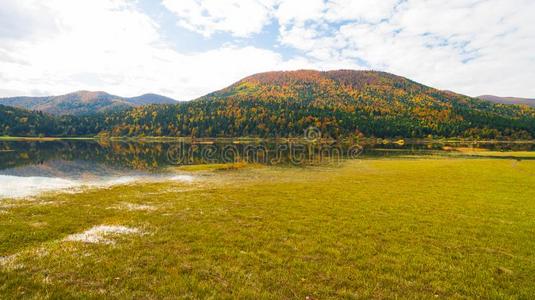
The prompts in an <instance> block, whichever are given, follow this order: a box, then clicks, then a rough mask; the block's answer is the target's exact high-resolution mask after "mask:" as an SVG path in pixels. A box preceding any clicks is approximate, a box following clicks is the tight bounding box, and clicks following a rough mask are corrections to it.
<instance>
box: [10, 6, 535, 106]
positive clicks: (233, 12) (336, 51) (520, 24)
mask: <svg viewBox="0 0 535 300" xmlns="http://www.w3.org/2000/svg"><path fill="white" fill-rule="evenodd" d="M162 4H163V5H164V7H165V8H166V9H168V10H169V11H170V12H172V13H173V14H174V16H175V17H176V22H177V24H178V25H179V26H182V27H185V28H188V29H189V30H191V31H193V32H197V33H199V34H202V35H204V36H205V37H207V38H209V37H210V36H212V35H213V34H215V33H218V32H225V33H228V34H230V35H232V36H235V37H240V38H244V37H247V38H249V41H251V40H254V39H255V38H258V37H259V36H257V34H258V33H260V32H262V31H263V30H266V28H267V27H266V26H267V25H268V24H278V25H279V30H278V32H277V33H276V34H278V39H277V40H276V41H274V45H273V47H272V48H270V49H261V48H258V47H253V46H246V45H245V46H236V45H237V44H236V43H235V41H233V40H232V39H230V40H228V41H227V43H226V44H225V46H223V47H221V48H216V49H213V50H210V51H204V52H196V53H195V52H192V53H181V52H178V51H177V50H176V49H175V48H174V47H173V46H172V45H173V43H172V41H166V40H164V38H163V35H162V31H163V29H165V28H160V26H163V25H160V24H164V23H158V22H156V21H155V20H153V19H151V18H150V17H149V16H148V15H147V14H145V13H144V12H143V11H141V10H140V8H139V7H138V6H137V5H136V2H134V0H92V1H72V0H49V1H38V0H3V1H2V5H0V82H1V83H2V86H1V89H0V96H10V95H21V94H33V95H41V94H60V93H66V92H70V91H73V90H78V89H91V90H106V91H109V92H112V93H115V94H120V95H125V96H133V95H137V94H141V93H145V92H156V93H162V94H165V95H169V96H172V97H175V98H178V99H191V98H195V97H198V96H201V95H203V94H205V93H208V92H211V91H213V90H215V89H218V88H222V87H224V86H226V85H228V84H230V83H232V82H233V81H235V80H238V79H240V78H242V77H244V76H247V75H250V74H252V73H255V72H261V71H268V70H279V69H297V68H316V69H323V70H325V69H335V68H364V67H366V68H373V69H380V70H384V71H388V72H392V73H395V74H399V75H402V76H406V77H409V78H411V79H414V80H416V81H420V82H422V83H425V84H428V85H431V86H435V87H437V88H442V89H450V90H454V91H457V92H461V93H466V94H469V95H478V94H487V93H491V94H498V95H512V96H524V97H535V85H533V83H532V81H533V78H535V55H534V54H533V49H534V48H535V31H534V30H533V28H534V27H535V21H533V20H534V19H533V15H535V2H534V1H532V0H486V1H481V0H451V1H442V0H406V1H401V0H382V1H377V0H358V1H354V0H351V1H350V0H307V1H306V3H304V2H303V1H301V0H162ZM166 36H167V35H166ZM240 41H241V42H240V43H239V44H240V45H243V41H244V40H243V39H240ZM245 41H248V40H245ZM278 46H283V47H280V48H277V47H278ZM285 48H292V49H295V50H297V53H301V54H300V55H301V56H297V57H294V58H292V59H290V60H288V59H287V58H285V56H283V55H282V53H278V50H277V49H281V50H280V51H285V50H284V49H285Z"/></svg>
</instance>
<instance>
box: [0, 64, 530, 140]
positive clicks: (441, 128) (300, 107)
mask: <svg viewBox="0 0 535 300" xmlns="http://www.w3.org/2000/svg"><path fill="white" fill-rule="evenodd" d="M56 119H57V120H58V126H60V127H61V129H57V130H55V131H54V132H60V131H61V132H63V135H96V134H101V135H110V136H196V137H243V136H247V137H301V136H303V133H304V131H305V129H307V128H309V127H311V126H312V127H317V128H318V129H319V130H320V131H321V133H322V134H323V135H324V136H330V137H333V138H340V137H348V136H366V137H406V138H422V137H428V136H430V135H431V136H433V137H467V138H475V139H530V138H533V137H535V109H533V108H530V107H526V106H517V105H504V104H494V103H491V102H488V101H484V100H480V99H476V98H471V97H468V96H463V95H459V94H456V93H453V92H444V91H440V90H437V89H434V88H431V87H428V86H425V85H422V84H419V83H416V82H414V81H411V80H409V79H406V78H403V77H400V76H396V75H393V74H388V73H384V72H375V71H352V70H340V71H329V72H319V71H312V70H302V71H292V72H268V73H261V74H256V75H253V76H250V77H247V78H244V79H242V80H240V81H238V82H236V83H235V84H233V85H231V86H229V87H227V88H225V89H223V90H220V91H216V92H214V93H211V94H208V95H206V96H204V97H201V98H199V99H196V100H193V101H189V102H182V103H178V104H175V105H148V106H143V107H137V108H134V109H131V110H127V111H119V112H111V113H105V114H97V115H87V116H78V117H72V118H67V117H62V118H61V119H58V118H56ZM1 122H2V120H0V124H1ZM29 128H31V127H29ZM29 130H30V129H29ZM31 132H34V133H35V132H36V131H35V130H33V131H31Z"/></svg>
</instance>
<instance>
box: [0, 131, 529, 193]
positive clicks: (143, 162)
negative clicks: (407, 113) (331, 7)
mask: <svg viewBox="0 0 535 300" xmlns="http://www.w3.org/2000/svg"><path fill="white" fill-rule="evenodd" d="M456 148H459V149H460V148H463V149H477V150H478V151H479V150H492V151H500V152H508V151H528V152H530V151H531V152H533V151H535V145H534V144H532V143H523V144H521V143H438V142H437V143H424V142H410V143H404V144H402V143H391V142H382V143H376V144H357V143H354V142H353V143H340V144H335V143H322V144H318V143H311V142H282V143H278V142H275V141H272V142H259V143H232V142H228V141H227V142H218V141H214V142H202V143H185V142H126V141H114V142H111V141H95V140H85V141H81V140H58V141H22V140H21V141H0V198H21V197H28V196H33V195H37V194H40V193H43V192H53V191H63V190H80V189H82V188H85V187H107V186H111V185H121V184H129V183H133V182H137V181H154V180H156V181H161V180H175V181H183V182H191V181H192V180H194V179H195V177H193V176H191V175H187V174H177V173H175V172H173V171H170V169H172V168H170V167H174V166H180V165H195V164H214V163H231V162H237V161H246V162H253V163H259V164H269V165H278V164H281V165H291V166H297V167H299V166H303V165H311V164H321V163H333V162H334V163H336V162H341V161H343V160H345V159H366V158H374V157H405V156H413V155H419V156H426V155H449V154H451V153H452V149H456ZM526 159H529V158H526Z"/></svg>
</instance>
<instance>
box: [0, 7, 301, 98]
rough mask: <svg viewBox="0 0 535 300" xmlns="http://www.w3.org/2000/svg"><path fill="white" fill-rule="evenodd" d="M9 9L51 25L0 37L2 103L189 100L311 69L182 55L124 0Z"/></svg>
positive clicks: (233, 49) (258, 54)
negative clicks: (151, 96)
mask: <svg viewBox="0 0 535 300" xmlns="http://www.w3.org/2000/svg"><path fill="white" fill-rule="evenodd" d="M45 3H46V4H45ZM6 4H7V5H4V4H3V5H2V9H4V8H8V9H9V10H10V11H9V12H6V11H3V12H2V14H4V15H6V14H10V13H11V14H13V13H16V14H18V15H14V16H13V20H28V21H29V22H30V24H39V22H41V20H42V19H46V20H50V22H49V23H50V24H52V25H51V26H48V27H47V28H46V30H45V29H42V28H35V29H34V28H33V26H31V27H30V29H31V30H29V31H28V30H27V29H26V28H22V27H21V28H20V29H21V30H22V31H21V32H20V34H19V33H15V34H12V36H13V38H12V37H11V36H8V37H6V36H2V37H0V81H1V82H2V90H0V93H2V95H0V96H16V95H17V96H18V95H42V94H54V95H56V94H63V93H68V92H71V91H74V90H81V89H87V90H105V91H108V92H111V93H114V94H118V95H122V96H135V95H139V94H142V93H147V92H155V93H162V94H164V95H168V96H171V97H174V98H176V99H180V100H190V99H192V98H195V97H199V96H202V95H204V94H206V93H209V92H212V91H213V90H214V89H217V88H223V87H225V86H226V85H228V84H230V83H232V82H233V81H236V80H238V79H240V78H242V77H244V76H246V75H249V74H252V73H256V72H260V71H266V70H271V69H273V68H280V69H287V68H292V66H296V67H302V66H305V65H306V63H303V60H299V59H296V60H284V59H283V58H282V57H281V55H280V54H278V53H276V52H274V51H271V50H266V49H259V48H256V47H251V46H244V47H237V46H233V45H231V44H229V45H227V46H223V47H221V48H218V49H214V50H210V51H204V52H197V53H180V52H178V51H176V50H175V49H174V48H173V47H172V46H171V45H170V44H169V43H168V42H167V41H165V40H164V39H163V38H162V36H161V34H160V28H159V25H158V24H157V23H156V22H154V20H152V19H151V18H149V17H148V16H147V15H146V14H144V13H142V12H141V11H140V10H139V9H138V7H137V6H136V5H135V3H134V2H130V1H126V0H93V1H71V0H51V1H47V2H40V1H19V0H17V1H15V0H13V1H7V3H6ZM36 11H39V12H41V15H40V16H38V17H37V16H36V15H35V14H34V12H36ZM10 29H17V27H16V26H11V27H10ZM32 30H37V31H38V32H35V33H34V32H32ZM45 31H46V32H45ZM17 36H18V37H17Z"/></svg>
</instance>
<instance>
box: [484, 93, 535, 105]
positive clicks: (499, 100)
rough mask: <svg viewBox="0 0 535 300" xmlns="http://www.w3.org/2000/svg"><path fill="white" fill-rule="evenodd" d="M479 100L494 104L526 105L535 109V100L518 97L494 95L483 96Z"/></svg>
mask: <svg viewBox="0 0 535 300" xmlns="http://www.w3.org/2000/svg"><path fill="white" fill-rule="evenodd" d="M477 98H479V99H482V100H487V101H490V102H493V103H501V104H524V105H529V106H531V107H535V99H527V98H518V97H498V96H492V95H483V96H479V97H477Z"/></svg>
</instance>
